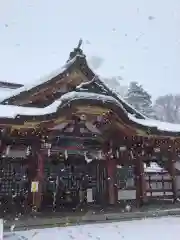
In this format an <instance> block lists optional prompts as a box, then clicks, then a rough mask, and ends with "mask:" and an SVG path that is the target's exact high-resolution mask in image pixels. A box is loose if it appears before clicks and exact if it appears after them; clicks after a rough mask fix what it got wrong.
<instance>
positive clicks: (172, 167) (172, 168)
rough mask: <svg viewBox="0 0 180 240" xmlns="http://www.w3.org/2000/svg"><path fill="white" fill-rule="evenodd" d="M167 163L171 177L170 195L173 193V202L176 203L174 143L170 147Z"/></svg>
mask: <svg viewBox="0 0 180 240" xmlns="http://www.w3.org/2000/svg"><path fill="white" fill-rule="evenodd" d="M168 161H169V164H168V165H169V174H170V176H171V180H172V193H173V200H174V202H176V200H177V182H176V168H175V162H176V160H175V146H174V143H172V145H171V149H170V157H169V159H168Z"/></svg>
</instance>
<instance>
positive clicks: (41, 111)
mask: <svg viewBox="0 0 180 240" xmlns="http://www.w3.org/2000/svg"><path fill="white" fill-rule="evenodd" d="M82 100H86V103H87V102H88V101H89V100H92V101H94V100H95V102H100V104H101V105H102V106H103V105H106V104H107V106H108V105H109V103H110V107H111V108H112V109H113V111H115V112H116V113H117V111H118V109H119V110H121V112H122V113H123V115H121V117H122V120H123V121H124V122H125V124H127V125H129V126H131V125H134V128H137V129H138V128H139V129H141V128H145V131H147V128H150V130H152V132H154V131H157V132H164V137H165V136H169V135H168V133H171V134H170V135H174V136H177V134H178V135H180V125H178V124H170V123H169V124H168V123H164V122H160V121H156V120H151V119H137V118H136V117H134V116H133V115H131V114H128V113H127V111H126V110H125V109H124V107H123V106H122V104H121V103H120V102H119V101H118V100H116V99H114V98H113V97H112V96H106V95H102V94H101V95H100V94H95V93H89V92H69V93H66V94H64V95H63V96H62V97H61V98H59V99H58V100H56V101H54V102H53V103H52V104H51V105H49V106H47V107H45V108H34V107H21V106H14V105H0V118H1V119H5V118H6V119H14V120H15V119H16V118H17V117H18V116H23V117H27V119H28V117H32V118H33V117H38V116H39V117H40V116H45V115H51V114H54V113H56V112H58V111H59V110H61V109H63V107H64V105H70V104H71V103H73V102H74V101H82ZM83 103H85V101H83ZM113 105H114V107H115V108H114V107H112V106H113ZM111 108H110V109H111ZM43 119H44V118H43ZM29 121H30V120H29ZM150 135H154V134H153V133H152V134H151V133H150ZM157 135H158V133H157Z"/></svg>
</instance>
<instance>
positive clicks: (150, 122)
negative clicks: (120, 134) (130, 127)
mask: <svg viewBox="0 0 180 240" xmlns="http://www.w3.org/2000/svg"><path fill="white" fill-rule="evenodd" d="M128 117H129V119H130V120H132V121H133V122H135V123H138V124H140V125H142V126H146V127H156V128H157V129H158V130H159V131H167V132H180V124H174V123H167V122H162V121H158V120H154V119H150V118H146V119H137V118H136V117H134V116H133V115H132V114H128Z"/></svg>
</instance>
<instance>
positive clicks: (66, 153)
mask: <svg viewBox="0 0 180 240" xmlns="http://www.w3.org/2000/svg"><path fill="white" fill-rule="evenodd" d="M64 157H65V160H67V159H68V152H67V150H65V151H64Z"/></svg>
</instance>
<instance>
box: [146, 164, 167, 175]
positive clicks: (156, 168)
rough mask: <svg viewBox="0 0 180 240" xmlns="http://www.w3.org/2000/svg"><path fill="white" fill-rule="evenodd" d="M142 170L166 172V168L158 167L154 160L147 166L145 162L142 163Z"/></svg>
mask: <svg viewBox="0 0 180 240" xmlns="http://www.w3.org/2000/svg"><path fill="white" fill-rule="evenodd" d="M144 171H145V172H146V173H162V172H166V170H165V169H164V168H162V167H160V166H159V165H158V164H157V163H156V162H151V163H150V166H149V167H147V166H146V164H145V165H144Z"/></svg>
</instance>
